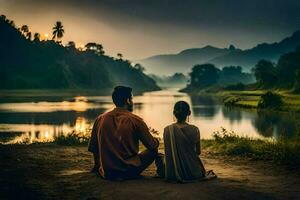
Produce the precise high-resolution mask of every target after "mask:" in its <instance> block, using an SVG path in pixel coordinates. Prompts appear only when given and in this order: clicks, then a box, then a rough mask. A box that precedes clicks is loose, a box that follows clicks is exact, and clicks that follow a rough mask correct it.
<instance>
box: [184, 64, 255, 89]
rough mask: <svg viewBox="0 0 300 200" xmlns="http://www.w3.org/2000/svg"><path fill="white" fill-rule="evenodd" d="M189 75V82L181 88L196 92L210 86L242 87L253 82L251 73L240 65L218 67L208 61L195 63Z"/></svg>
mask: <svg viewBox="0 0 300 200" xmlns="http://www.w3.org/2000/svg"><path fill="white" fill-rule="evenodd" d="M189 77H190V80H189V83H188V84H187V86H186V88H184V89H183V90H182V91H184V92H197V91H199V90H201V89H205V88H208V87H212V86H218V87H222V88H224V89H244V86H245V85H246V84H250V83H254V82H255V80H254V77H253V75H252V74H251V73H245V72H243V71H242V67H241V66H226V67H223V68H222V69H219V68H217V67H216V66H215V65H213V64H209V63H208V64H199V65H195V66H194V67H193V68H192V71H191V73H189Z"/></svg>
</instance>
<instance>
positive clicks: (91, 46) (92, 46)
mask: <svg viewBox="0 0 300 200" xmlns="http://www.w3.org/2000/svg"><path fill="white" fill-rule="evenodd" d="M85 48H86V50H87V51H91V52H94V53H95V54H97V55H104V53H105V52H104V50H103V46H102V44H97V43H95V42H89V43H87V44H86V45H85Z"/></svg>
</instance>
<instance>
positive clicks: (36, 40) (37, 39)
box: [33, 33, 41, 42]
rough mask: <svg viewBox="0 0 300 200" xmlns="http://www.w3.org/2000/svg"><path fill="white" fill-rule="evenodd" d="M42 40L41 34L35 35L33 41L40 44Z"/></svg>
mask: <svg viewBox="0 0 300 200" xmlns="http://www.w3.org/2000/svg"><path fill="white" fill-rule="evenodd" d="M40 39H41V35H40V34H39V33H34V35H33V41H34V42H39V41H40Z"/></svg>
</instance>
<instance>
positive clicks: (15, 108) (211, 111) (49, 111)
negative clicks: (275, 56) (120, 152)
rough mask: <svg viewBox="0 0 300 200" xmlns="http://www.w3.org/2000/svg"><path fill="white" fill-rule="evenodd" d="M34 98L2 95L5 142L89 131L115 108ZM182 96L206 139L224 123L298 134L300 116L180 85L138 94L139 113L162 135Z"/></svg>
mask: <svg viewBox="0 0 300 200" xmlns="http://www.w3.org/2000/svg"><path fill="white" fill-rule="evenodd" d="M49 96H52V95H51V94H49ZM22 98H24V101H23V100H22ZM25 99H26V100H25ZM30 99H31V98H30V97H26V98H25V97H19V98H18V99H17V100H15V101H11V100H10V101H6V99H5V98H2V99H1V103H0V142H2V143H20V142H21V143H22V142H27V143H31V142H36V141H38V142H44V141H51V140H53V138H54V137H55V136H60V135H66V134H69V133H71V132H73V131H74V132H76V133H79V132H80V133H84V134H89V131H90V129H91V127H92V125H93V122H94V119H95V118H96V117H97V116H98V115H99V114H101V113H103V112H106V111H108V110H111V109H113V107H114V105H113V104H112V101H111V97H110V96H91V95H86V96H72V95H71V96H68V97H63V98H55V99H54V100H53V99H51V98H47V96H43V97H39V98H32V101H31V100H30ZM49 99H51V101H49ZM179 100H184V101H187V102H188V103H189V104H190V105H191V108H192V114H191V116H190V118H189V123H191V124H194V125H196V126H198V127H199V129H200V132H201V138H205V139H209V138H212V137H213V133H214V132H215V131H220V130H221V127H223V128H225V129H226V130H228V131H233V132H234V133H235V134H237V135H240V136H247V137H251V138H274V139H276V138H278V137H279V136H280V135H287V136H292V135H293V134H295V133H296V132H297V130H296V129H297V128H296V127H297V126H296V124H297V120H296V117H295V116H294V115H291V114H279V113H257V112H256V111H253V110H244V109H240V108H227V107H224V106H223V105H222V104H221V103H220V102H219V101H218V100H216V99H215V98H213V97H211V96H197V97H194V96H192V97H191V96H189V95H187V94H185V93H180V92H177V91H176V90H175V89H165V90H162V91H155V92H147V93H144V94H143V95H139V96H134V98H133V101H134V113H135V114H137V115H139V116H140V117H142V118H143V119H144V120H145V122H146V123H147V124H148V126H149V127H151V128H154V129H155V130H158V131H159V133H160V135H162V131H163V129H164V127H165V126H166V125H168V124H170V123H173V122H174V117H173V114H172V110H173V105H174V103H175V102H176V101H179Z"/></svg>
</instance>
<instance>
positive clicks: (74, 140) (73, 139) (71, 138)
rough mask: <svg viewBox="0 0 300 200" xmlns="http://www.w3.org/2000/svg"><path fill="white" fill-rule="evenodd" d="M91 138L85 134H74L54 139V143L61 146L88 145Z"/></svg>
mask: <svg viewBox="0 0 300 200" xmlns="http://www.w3.org/2000/svg"><path fill="white" fill-rule="evenodd" d="M89 139H90V138H89V137H87V136H85V135H84V134H77V133H75V132H72V133H71V134H68V135H61V136H58V137H55V138H54V143H56V144H59V145H66V146H71V145H86V144H88V142H89Z"/></svg>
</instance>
